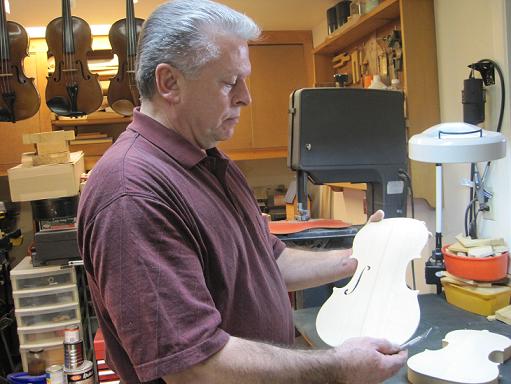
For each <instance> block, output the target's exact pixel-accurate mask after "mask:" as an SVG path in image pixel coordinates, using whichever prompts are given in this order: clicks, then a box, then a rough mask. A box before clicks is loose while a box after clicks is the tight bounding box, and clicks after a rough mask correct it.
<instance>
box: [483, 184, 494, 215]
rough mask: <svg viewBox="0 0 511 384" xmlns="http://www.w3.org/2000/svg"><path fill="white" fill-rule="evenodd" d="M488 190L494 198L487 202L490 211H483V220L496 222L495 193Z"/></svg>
mask: <svg viewBox="0 0 511 384" xmlns="http://www.w3.org/2000/svg"><path fill="white" fill-rule="evenodd" d="M486 190H487V191H488V192H490V194H491V195H492V197H490V198H489V199H488V201H487V202H486V205H487V206H488V208H489V209H488V210H487V211H483V219H485V220H495V195H494V193H493V191H491V190H489V189H488V188H486Z"/></svg>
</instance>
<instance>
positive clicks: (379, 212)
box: [367, 209, 385, 223]
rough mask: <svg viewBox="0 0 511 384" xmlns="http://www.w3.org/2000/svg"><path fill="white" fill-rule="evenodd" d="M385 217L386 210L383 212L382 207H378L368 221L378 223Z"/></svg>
mask: <svg viewBox="0 0 511 384" xmlns="http://www.w3.org/2000/svg"><path fill="white" fill-rule="evenodd" d="M384 218H385V212H383V211H382V210H381V209H378V210H377V211H376V212H375V213H373V214H372V215H371V217H370V218H369V220H367V222H368V223H376V222H378V221H382V220H383V219H384Z"/></svg>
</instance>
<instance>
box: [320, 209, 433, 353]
mask: <svg viewBox="0 0 511 384" xmlns="http://www.w3.org/2000/svg"><path fill="white" fill-rule="evenodd" d="M427 240H428V230H427V229H426V226H425V224H424V222H422V221H418V220H415V219H409V218H392V219H385V220H382V221H379V222H376V223H368V224H367V225H366V226H364V227H363V228H362V229H361V230H360V231H359V232H358V233H357V235H356V236H355V239H354V241H353V256H352V257H354V258H356V259H357V260H358V265H357V270H356V272H355V274H354V275H353V277H352V279H351V280H350V282H349V283H348V284H347V285H346V286H345V287H343V288H334V292H333V293H332V295H331V296H330V298H329V299H328V300H327V301H326V302H325V303H324V304H323V306H322V307H321V309H320V311H319V313H318V317H317V319H316V329H317V331H318V335H319V336H320V337H321V339H322V340H323V341H324V342H325V343H327V344H329V345H331V346H337V345H340V344H342V343H343V342H344V341H345V340H346V339H348V338H351V337H357V336H372V337H382V338H386V339H388V340H390V341H391V342H394V343H396V344H402V343H404V342H405V341H406V340H408V339H409V338H410V337H411V336H412V335H413V334H414V332H415V331H416V329H417V326H418V325H419V320H420V308H419V303H418V300H417V291H412V290H410V289H409V288H408V287H407V286H406V281H405V275H406V267H407V265H408V263H409V262H410V260H412V259H415V258H420V253H421V250H422V249H423V248H424V246H425V245H426V242H427Z"/></svg>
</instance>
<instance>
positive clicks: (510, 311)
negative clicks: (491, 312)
mask: <svg viewBox="0 0 511 384" xmlns="http://www.w3.org/2000/svg"><path fill="white" fill-rule="evenodd" d="M495 318H496V319H497V320H500V321H502V322H504V323H506V324H509V325H511V305H508V306H507V307H504V308H501V309H499V310H497V311H496V312H495Z"/></svg>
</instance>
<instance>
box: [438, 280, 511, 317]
mask: <svg viewBox="0 0 511 384" xmlns="http://www.w3.org/2000/svg"><path fill="white" fill-rule="evenodd" d="M442 285H443V287H444V291H445V297H446V298H447V302H448V303H450V304H452V305H454V306H456V307H458V308H461V309H464V310H465V311H469V312H472V313H477V314H478V315H483V316H490V315H494V314H495V311H497V310H498V309H500V308H503V307H505V306H507V305H509V301H510V298H511V287H492V288H478V287H463V286H459V285H454V284H451V283H447V282H444V281H442Z"/></svg>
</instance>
